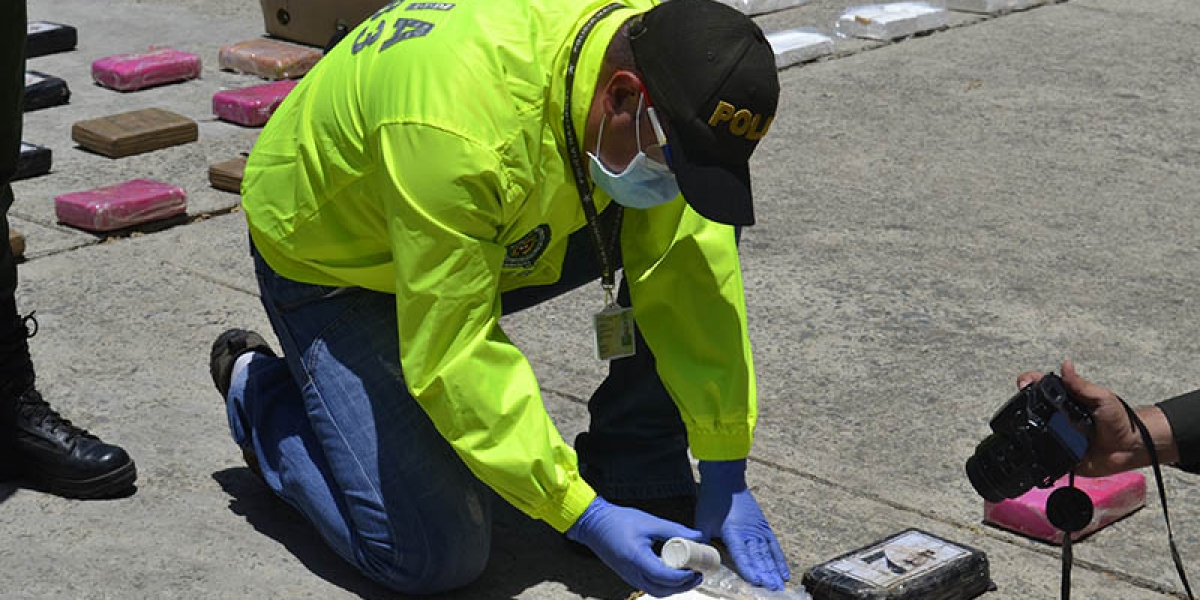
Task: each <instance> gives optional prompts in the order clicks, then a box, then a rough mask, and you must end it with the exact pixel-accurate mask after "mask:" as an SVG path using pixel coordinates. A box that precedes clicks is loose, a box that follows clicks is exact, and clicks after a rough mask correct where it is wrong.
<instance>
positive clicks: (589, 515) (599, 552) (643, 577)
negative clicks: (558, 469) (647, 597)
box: [567, 496, 701, 598]
mask: <svg viewBox="0 0 1200 600" xmlns="http://www.w3.org/2000/svg"><path fill="white" fill-rule="evenodd" d="M673 537H681V538H686V539H689V540H695V541H699V540H700V537H701V536H700V532H699V531H695V530H692V529H688V528H687V527H684V526H683V525H680V524H678V523H672V522H671V521H664V520H663V519H660V518H658V517H655V516H653V515H650V514H648V513H644V512H642V511H640V510H637V509H633V508H625V507H623V506H616V505H614V504H610V503H609V502H608V501H606V500H605V499H604V498H601V497H599V496H597V497H596V499H595V500H593V501H592V503H591V504H589V505H588V507H587V509H586V510H584V511H583V515H581V516H580V517H579V520H578V521H575V524H574V525H572V526H571V528H570V529H568V530H567V538H569V539H571V540H574V541H576V542H579V543H581V544H584V545H585V546H587V547H588V548H591V549H592V552H595V553H596V556H599V557H600V560H602V561H604V564H606V565H608V566H609V568H611V569H612V570H613V571H616V572H617V575H620V576H621V578H622V579H624V580H625V581H626V582H627V583H629V585H632V586H634V587H636V588H637V589H639V590H643V591H645V592H647V593H649V594H652V595H654V596H658V597H660V598H661V597H665V596H670V595H672V594H680V593H683V592H686V591H688V590H690V589H692V588H694V587H696V586H697V585H699V584H700V579H701V576H700V574H699V573H696V572H695V571H688V570H682V569H672V568H671V567H668V566H667V565H665V564H663V562H662V560H661V559H659V557H658V555H657V554H655V553H654V550H653V549H651V545H652V544H653V543H654V542H655V541H656V540H667V539H669V538H673Z"/></svg>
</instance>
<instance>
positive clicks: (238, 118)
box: [213, 79, 296, 127]
mask: <svg viewBox="0 0 1200 600" xmlns="http://www.w3.org/2000/svg"><path fill="white" fill-rule="evenodd" d="M294 87H296V81H295V80H293V79H285V80H283V81H275V82H272V83H264V84H262V85H255V86H250V87H247V88H242V89H239V90H226V91H224V92H217V93H216V94H213V112H214V113H216V115H217V116H218V117H220V118H222V119H225V120H226V121H232V122H234V123H238V124H241V125H246V126H248V127H258V126H259V125H262V124H264V123H266V122H267V119H270V118H271V115H272V114H274V113H275V109H276V108H279V104H280V103H281V102H283V99H284V98H286V97H287V95H288V93H289V92H291V91H292V88H294Z"/></svg>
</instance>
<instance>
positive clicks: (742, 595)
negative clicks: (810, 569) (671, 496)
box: [662, 538, 812, 600]
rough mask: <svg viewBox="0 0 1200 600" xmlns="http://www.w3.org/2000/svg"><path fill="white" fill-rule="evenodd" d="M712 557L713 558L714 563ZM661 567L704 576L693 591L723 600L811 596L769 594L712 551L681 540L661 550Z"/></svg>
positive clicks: (804, 593) (801, 591) (806, 599)
mask: <svg viewBox="0 0 1200 600" xmlns="http://www.w3.org/2000/svg"><path fill="white" fill-rule="evenodd" d="M713 557H716V559H714V558H713ZM662 559H663V563H664V564H666V565H667V566H668V567H672V568H675V569H692V570H694V571H699V572H700V573H701V574H703V575H704V580H703V581H701V582H700V586H699V587H698V588H697V589H699V590H700V591H701V592H704V593H705V594H708V595H709V596H714V597H717V598H722V599H725V600H811V599H812V596H809V595H808V592H807V591H806V590H805V589H804V587H803V586H801V587H800V588H799V589H794V590H790V589H786V588H785V589H783V590H781V591H778V592H776V591H772V590H768V589H767V588H762V587H757V586H754V585H752V584H750V582H748V581H746V580H745V579H742V577H741V576H740V575H738V574H737V573H736V572H735V571H733V570H732V569H730V568H728V567H726V566H724V565H722V564H721V563H720V554H719V553H718V552H717V549H716V548H713V547H712V546H708V545H706V544H700V543H697V542H693V541H691V540H685V539H682V538H671V539H670V540H667V543H666V545H664V546H663V553H662Z"/></svg>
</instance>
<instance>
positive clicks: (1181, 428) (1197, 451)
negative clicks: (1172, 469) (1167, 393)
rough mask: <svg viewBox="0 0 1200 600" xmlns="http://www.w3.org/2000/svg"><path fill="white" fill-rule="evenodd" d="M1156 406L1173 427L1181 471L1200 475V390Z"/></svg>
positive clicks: (1164, 401) (1172, 431)
mask: <svg viewBox="0 0 1200 600" xmlns="http://www.w3.org/2000/svg"><path fill="white" fill-rule="evenodd" d="M1156 406H1158V408H1159V409H1160V410H1162V412H1163V415H1165V416H1166V417H1167V422H1168V423H1170V425H1171V434H1172V435H1173V436H1174V437H1175V447H1176V448H1178V449H1179V464H1178V465H1177V466H1178V467H1179V468H1180V469H1183V470H1184V471H1188V472H1191V473H1200V390H1196V391H1193V392H1188V393H1186V394H1184V395H1182V396H1176V397H1174V398H1171V399H1169V400H1163V401H1162V402H1159V403H1158V404H1157V405H1156Z"/></svg>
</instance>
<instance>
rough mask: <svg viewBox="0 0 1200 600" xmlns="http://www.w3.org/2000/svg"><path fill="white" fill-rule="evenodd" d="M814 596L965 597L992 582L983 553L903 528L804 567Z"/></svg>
mask: <svg viewBox="0 0 1200 600" xmlns="http://www.w3.org/2000/svg"><path fill="white" fill-rule="evenodd" d="M803 583H804V587H805V589H807V590H808V593H810V594H812V597H813V598H814V600H966V599H968V598H974V597H976V596H978V595H980V594H982V593H984V592H986V591H988V590H990V589H993V588H994V587H995V585H994V584H993V583H992V579H991V574H990V572H989V568H988V560H987V555H986V554H984V553H983V552H980V551H978V550H975V549H973V548H971V547H969V546H965V545H962V544H959V543H957V542H951V541H948V540H945V539H943V538H940V537H938V536H935V535H932V534H929V533H926V532H924V531H921V530H919V529H908V530H905V531H903V532H901V533H898V534H896V535H893V536H891V537H889V538H887V539H885V540H883V541H881V542H877V543H875V544H871V545H869V546H864V547H862V548H859V549H858V550H854V551H852V552H848V553H846V554H843V555H842V556H839V557H838V558H835V559H833V560H830V561H828V562H825V563H822V564H820V565H817V566H815V567H813V568H811V569H809V570H808V571H807V572H805V573H804V580H803Z"/></svg>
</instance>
